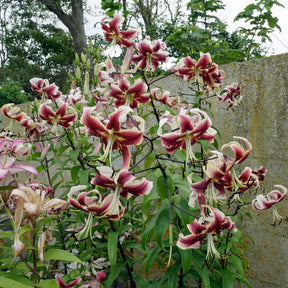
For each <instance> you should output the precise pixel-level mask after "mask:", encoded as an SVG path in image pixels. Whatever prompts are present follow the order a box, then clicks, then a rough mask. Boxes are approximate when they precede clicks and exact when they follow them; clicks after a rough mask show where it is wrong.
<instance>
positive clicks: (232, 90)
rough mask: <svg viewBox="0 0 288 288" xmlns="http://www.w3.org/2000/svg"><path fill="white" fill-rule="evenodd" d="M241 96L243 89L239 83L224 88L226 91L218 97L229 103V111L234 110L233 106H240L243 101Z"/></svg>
mask: <svg viewBox="0 0 288 288" xmlns="http://www.w3.org/2000/svg"><path fill="white" fill-rule="evenodd" d="M240 94H241V87H240V86H239V84H238V83H233V84H231V85H230V86H226V87H225V88H224V91H223V92H222V93H221V94H220V95H218V97H217V98H218V100H219V101H221V102H223V103H225V102H226V103H227V104H228V106H227V109H229V108H232V107H233V106H236V105H238V104H239V103H240V102H241V100H242V96H241V95H240Z"/></svg>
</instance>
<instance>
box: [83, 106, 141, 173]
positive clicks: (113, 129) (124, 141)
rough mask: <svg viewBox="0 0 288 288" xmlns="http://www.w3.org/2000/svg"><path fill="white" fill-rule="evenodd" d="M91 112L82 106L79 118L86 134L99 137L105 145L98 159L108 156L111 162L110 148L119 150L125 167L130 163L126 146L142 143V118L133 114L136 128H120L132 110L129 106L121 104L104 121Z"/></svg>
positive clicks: (103, 159) (102, 159) (101, 159)
mask: <svg viewBox="0 0 288 288" xmlns="http://www.w3.org/2000/svg"><path fill="white" fill-rule="evenodd" d="M92 112H93V108H89V107H86V108H84V110H83V115H82V118H81V120H82V122H83V123H84V125H85V126H86V127H87V134H88V135H94V136H96V137H99V138H100V140H101V141H102V143H103V144H104V146H105V147H104V154H103V156H102V157H101V158H100V159H99V161H103V162H105V161H106V159H107V157H108V156H109V160H110V163H111V154H112V150H120V151H121V153H122V156H123V165H122V168H127V167H128V166H129V163H130V151H129V149H128V147H127V146H128V145H139V144H141V143H142V140H143V132H144V120H143V119H142V118H140V117H136V116H134V117H133V119H135V121H136V122H138V126H137V128H136V127H135V128H129V129H122V126H123V125H124V124H125V122H126V118H127V114H128V113H130V112H132V109H131V108H130V107H127V106H121V107H120V108H119V109H117V110H115V111H114V112H113V113H112V114H111V115H110V116H109V119H108V121H107V122H106V123H105V122H104V121H103V120H102V119H101V118H100V117H97V116H93V115H92ZM105 124H106V125H105Z"/></svg>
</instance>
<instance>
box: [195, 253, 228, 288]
mask: <svg viewBox="0 0 288 288" xmlns="http://www.w3.org/2000/svg"><path fill="white" fill-rule="evenodd" d="M192 259H193V264H194V267H195V269H196V271H197V273H198V274H199V276H200V277H201V279H202V282H203V284H204V286H205V288H210V287H211V286H210V279H209V271H208V269H207V267H206V266H205V265H203V263H204V261H205V257H203V256H202V255H200V254H199V253H198V251H196V250H192ZM231 287H233V286H231Z"/></svg>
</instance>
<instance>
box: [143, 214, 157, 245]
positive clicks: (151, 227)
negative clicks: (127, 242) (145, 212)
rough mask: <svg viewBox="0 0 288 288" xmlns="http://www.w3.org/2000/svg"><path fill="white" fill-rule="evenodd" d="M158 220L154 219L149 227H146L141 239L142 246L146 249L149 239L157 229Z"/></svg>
mask: <svg viewBox="0 0 288 288" xmlns="http://www.w3.org/2000/svg"><path fill="white" fill-rule="evenodd" d="M156 220H157V219H156V218H153V219H152V221H151V222H150V223H149V225H148V226H147V227H146V229H145V230H144V232H143V233H142V237H141V245H142V247H143V248H144V249H145V246H146V243H147V241H148V239H149V236H150V233H151V231H152V230H153V229H154V228H155V223H156Z"/></svg>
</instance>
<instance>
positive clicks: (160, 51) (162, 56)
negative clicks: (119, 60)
mask: <svg viewBox="0 0 288 288" xmlns="http://www.w3.org/2000/svg"><path fill="white" fill-rule="evenodd" d="M135 46H136V51H137V55H135V56H133V62H134V63H139V64H138V67H139V68H141V69H143V70H144V71H150V70H152V71H153V72H155V71H156V69H157V67H158V66H159V64H160V63H165V62H166V59H167V56H168V52H167V51H164V49H165V48H166V44H165V43H164V42H162V41H161V40H154V41H151V40H150V37H149V36H147V37H146V38H145V39H144V40H143V41H142V42H140V43H137V44H136V45H135Z"/></svg>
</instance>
